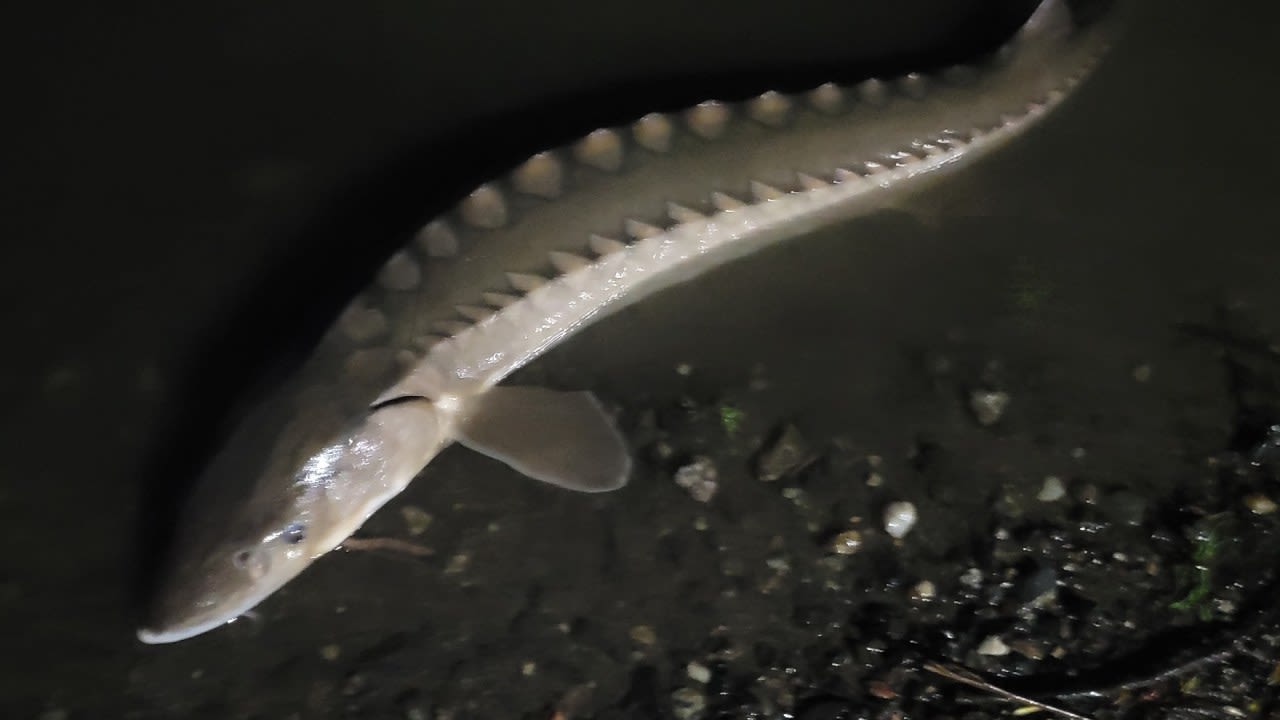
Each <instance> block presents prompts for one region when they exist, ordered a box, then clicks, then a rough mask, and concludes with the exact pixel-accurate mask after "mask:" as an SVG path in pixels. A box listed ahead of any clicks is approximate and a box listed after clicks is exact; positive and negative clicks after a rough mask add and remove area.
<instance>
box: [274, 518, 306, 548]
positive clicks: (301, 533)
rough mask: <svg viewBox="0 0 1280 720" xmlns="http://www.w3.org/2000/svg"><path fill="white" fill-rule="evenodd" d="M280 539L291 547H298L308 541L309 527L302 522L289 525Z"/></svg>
mask: <svg viewBox="0 0 1280 720" xmlns="http://www.w3.org/2000/svg"><path fill="white" fill-rule="evenodd" d="M280 537H282V538H284V541H285V542H287V543H289V544H290V545H297V544H298V543H300V542H302V541H303V540H305V539H307V526H306V525H303V524H302V523H300V522H293V523H289V524H288V525H286V526H285V528H284V531H283V532H281V533H280Z"/></svg>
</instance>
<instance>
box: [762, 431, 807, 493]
mask: <svg viewBox="0 0 1280 720" xmlns="http://www.w3.org/2000/svg"><path fill="white" fill-rule="evenodd" d="M809 458H810V450H809V443H808V442H807V441H806V440H805V439H804V436H803V435H801V434H800V430H798V429H797V428H796V426H795V425H787V426H786V427H785V428H783V430H782V433H781V434H780V435H778V439H777V440H776V441H774V443H773V444H772V445H770V446H769V447H768V448H767V449H765V450H764V451H763V452H761V453H760V457H759V458H758V459H757V461H756V477H757V478H758V479H760V480H761V481H763V482H773V481H775V480H778V479H780V478H782V477H784V476H786V475H787V474H789V473H791V472H792V471H793V470H796V469H798V468H800V467H801V466H803V465H805V464H806V463H808V461H809Z"/></svg>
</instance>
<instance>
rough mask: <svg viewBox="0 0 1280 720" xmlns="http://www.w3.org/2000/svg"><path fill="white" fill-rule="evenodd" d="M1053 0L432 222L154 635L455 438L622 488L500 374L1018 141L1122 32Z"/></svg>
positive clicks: (249, 581) (561, 403) (295, 392)
mask: <svg viewBox="0 0 1280 720" xmlns="http://www.w3.org/2000/svg"><path fill="white" fill-rule="evenodd" d="M1113 14H1114V13H1113V12H1110V11H1108V13H1104V14H1103V16H1102V19H1101V20H1092V21H1088V22H1086V21H1082V20H1081V15H1079V14H1078V13H1077V12H1076V7H1075V6H1074V5H1072V4H1071V3H1069V2H1068V1H1067V0H1043V1H1042V2H1041V3H1040V4H1039V5H1038V6H1037V8H1036V9H1035V10H1034V11H1033V12H1032V14H1031V16H1030V17H1029V19H1028V20H1027V21H1026V22H1025V24H1023V25H1022V27H1020V28H1019V29H1018V30H1017V31H1016V33H1015V35H1014V36H1013V37H1012V38H1011V39H1010V40H1009V41H1008V42H1007V43H1005V44H1004V45H1003V46H1002V47H1001V48H1000V49H999V50H998V51H996V52H995V53H993V54H992V55H991V56H990V57H986V58H983V59H981V60H980V61H978V62H975V63H974V64H972V65H967V66H960V67H953V68H949V69H946V70H943V71H940V72H937V73H911V74H907V75H905V76H902V77H899V78H895V79H889V80H886V79H875V78H873V79H869V80H865V81H863V82H861V83H857V84H852V85H838V84H834V83H826V84H823V85H820V86H818V87H816V88H813V89H812V90H810V91H808V92H803V93H798V94H785V93H781V92H772V91H771V92H765V93H763V94H761V95H759V96H757V97H753V98H749V99H747V100H743V101H735V102H725V101H718V100H710V101H706V102H702V103H700V104H698V105H695V106H693V107H691V108H688V109H687V110H684V111H682V112H654V113H650V114H647V115H644V116H643V117H640V118H639V119H637V120H635V122H633V123H631V124H629V125H625V126H616V127H607V128H603V129H599V130H596V131H594V132H591V133H588V134H587V135H585V136H583V137H581V138H580V139H579V140H577V141H575V142H573V143H570V144H568V145H567V146H564V147H558V148H554V149H551V150H548V151H545V152H541V153H538V154H535V155H533V156H532V157H530V158H528V159H527V160H525V161H524V162H523V163H521V164H519V165H518V166H516V167H515V168H514V169H512V170H511V171H510V172H509V173H507V174H505V175H503V176H501V177H498V178H496V179H493V180H491V181H490V182H487V183H485V184H483V185H481V186H479V187H477V188H475V189H474V190H473V191H472V192H470V193H469V194H467V195H466V196H464V197H462V198H461V200H460V201H459V202H458V203H457V204H456V206H455V207H453V208H451V209H450V210H448V211H447V212H445V213H444V214H442V215H440V216H438V217H436V218H435V219H433V220H431V221H430V222H428V223H426V224H425V225H424V226H422V227H421V229H420V230H418V231H417V232H416V233H415V234H414V235H413V237H412V238H411V239H410V240H409V242H408V243H407V245H406V247H404V248H402V249H401V250H399V251H397V252H396V253H395V254H393V255H392V256H391V257H390V258H389V259H388V260H387V261H386V263H385V265H383V266H382V267H381V269H379V270H378V271H377V273H376V276H375V277H374V278H372V281H371V282H370V284H369V286H368V287H367V288H366V289H364V290H363V291H362V292H361V293H360V294H359V295H358V296H357V297H355V298H354V299H353V300H352V301H351V302H350V304H349V305H347V306H346V307H345V309H343V310H342V311H341V313H340V314H339V316H338V317H337V318H336V320H335V321H334V322H333V324H332V326H331V327H330V328H329V329H328V330H327V331H326V332H325V333H324V335H323V337H322V338H321V339H320V340H319V341H318V342H317V344H316V345H315V347H314V348H313V350H312V352H311V354H310V355H309V356H308V358H307V359H306V360H305V361H304V362H303V363H302V364H301V365H300V366H299V367H298V369H297V370H296V372H294V373H292V374H291V375H289V376H288V377H287V378H285V379H284V380H282V381H281V382H280V383H278V384H277V385H276V386H274V387H272V388H270V389H269V390H268V391H266V392H264V393H263V394H262V397H261V399H260V400H257V402H256V403H255V404H254V406H253V409H252V410H250V411H249V412H248V413H247V414H246V415H245V416H244V418H243V420H242V421H241V422H239V423H238V425H237V427H236V428H235V429H234V430H233V431H232V432H231V434H230V435H229V436H228V438H227V439H226V441H225V443H223V444H222V446H221V449H220V450H219V451H218V452H217V453H216V454H215V455H214V456H213V457H212V459H211V460H210V462H209V463H208V464H207V465H206V467H205V468H204V469H203V470H202V472H201V473H200V475H199V476H198V477H197V479H196V482H195V484H194V489H193V491H192V492H191V493H190V496H189V497H188V498H187V501H186V504H185V508H184V510H183V512H182V513H181V514H180V516H179V518H178V521H177V523H176V529H175V532H174V539H173V542H172V543H171V546H170V547H169V548H168V553H167V560H166V563H165V566H164V568H165V569H164V571H163V572H162V574H161V576H160V582H159V583H158V585H157V587H156V589H155V592H154V594H153V597H152V599H151V602H150V605H149V608H147V610H146V611H145V617H144V618H143V621H142V622H141V623H140V625H141V627H139V629H138V630H137V637H138V639H139V640H140V641H141V642H143V643H149V644H159V643H172V642H177V641H181V640H186V639H188V638H192V637H195V636H197V635H201V634H203V633H206V632H208V631H210V630H213V629H215V628H218V627H220V626H222V625H225V624H227V623H229V622H232V621H234V620H235V619H237V618H239V617H241V616H243V615H245V614H247V613H249V612H250V610H252V609H253V608H254V607H255V606H257V605H258V604H259V603H261V602H262V601H263V600H264V599H266V598H267V597H269V596H270V595H272V594H273V593H274V592H276V591H277V590H279V589H280V588H281V587H282V586H284V585H285V584H287V583H288V582H290V581H291V580H293V579H294V578H295V577H297V576H298V575H299V574H300V573H302V572H303V570H305V569H306V568H307V567H309V566H310V565H311V564H312V563H313V562H314V561H315V560H316V559H317V558H319V557H321V556H323V555H324V554H326V553H328V552H329V551H331V550H333V549H335V548H336V547H339V546H340V545H341V544H342V543H343V542H344V541H345V540H346V539H347V538H348V537H350V536H351V535H352V534H353V533H354V532H356V531H357V530H358V529H359V528H360V527H361V525H362V524H363V523H364V522H365V521H366V520H367V519H368V518H369V517H370V516H371V515H372V514H373V513H374V512H375V511H377V510H378V509H379V508H381V507H382V506H383V505H384V504H386V503H387V502H388V501H390V500H391V499H392V498H394V497H396V495H398V494H399V493H400V492H401V491H403V490H404V489H405V487H406V486H407V485H408V484H409V483H410V482H411V481H412V480H413V479H414V478H415V477H418V476H419V475H420V474H422V473H423V470H424V468H426V467H427V465H428V464H429V463H430V462H431V460H432V459H433V458H434V457H436V455H438V454H439V453H440V452H441V451H442V450H444V449H445V448H446V447H448V446H450V445H452V444H454V443H458V444H460V445H462V446H465V447H467V448H469V449H471V450H473V451H476V452H479V453H482V454H484V455H487V456H489V457H491V458H494V459H497V460H499V461H501V462H503V463H505V464H506V465H508V466H509V467H511V468H513V469H515V470H516V471H518V472H520V473H522V474H523V475H526V476H528V477H530V478H532V479H535V480H539V481H543V482H546V483H549V484H551V485H554V486H558V487H562V488H566V489H569V490H574V491H579V492H607V491H611V490H616V489H618V488H620V487H622V486H624V485H625V484H626V483H627V481H628V479H629V477H630V475H631V471H632V460H631V455H630V451H629V449H628V447H627V443H626V441H625V439H624V437H623V436H622V434H621V433H620V432H619V430H618V428H617V426H616V423H615V421H614V420H613V419H612V417H611V415H610V414H609V412H607V411H606V409H605V408H604V406H603V405H602V404H601V403H600V401H599V400H598V399H597V398H596V397H595V396H594V395H593V394H592V393H590V392H586V391H561V390H555V389H549V388H542V387H521V386H510V385H504V384H501V383H502V381H503V380H504V379H505V378H506V377H507V376H509V375H510V374H511V373H513V372H514V371H516V370H517V369H519V368H521V367H523V366H525V365H527V364H528V363H529V362H530V361H532V360H533V359H535V358H537V357H539V356H540V355H542V354H544V353H546V352H547V351H548V350H550V349H551V348H553V347H555V346H556V345H558V344H559V343H562V342H564V341H565V340H566V339H568V338H570V337H572V336H573V335H574V334H575V333H577V332H578V331H580V330H581V329H583V328H584V327H587V326H589V325H591V324H593V323H596V322H598V321H600V320H601V319H603V318H605V317H608V316H609V315H610V314H612V313H615V312H617V311H618V310H620V309H622V308H624V307H628V306H630V305H633V304H635V303H637V302H640V301H642V300H643V299H644V298H646V297H649V296H652V295H653V294H655V293H658V292H660V291H662V290H664V289H666V288H669V287H672V286H674V285H677V284H680V283H685V282H688V281H690V280H692V279H694V278H696V277H698V276H699V275H701V274H702V273H704V272H706V271H708V270H710V269H712V268H714V267H718V266H721V265H723V264H725V263H728V262H730V261H732V260H734V259H736V258H740V257H743V256H745V255H748V254H750V253H753V252H755V251H757V250H759V249H761V248H763V247H766V246H768V245H771V244H774V243H777V242H780V241H783V240H786V239H788V238H792V237H796V236H799V235H802V234H804V233H805V232H808V231H811V230H814V229H817V228H820V227H823V226H825V225H829V224H831V223H834V222H838V221H840V220H842V219H846V218H853V217H857V216H859V215H866V214H869V213H872V212H875V211H877V210H880V209H883V208H886V207H891V206H893V204H894V203H895V202H897V201H898V199H899V198H901V197H905V196H910V195H911V194H912V193H917V192H918V191H919V190H921V189H922V188H924V187H927V186H928V185H929V184H930V183H933V182H937V181H938V180H939V179H940V178H944V177H952V176H954V175H955V173H956V171H957V169H958V168H963V167H965V166H966V165H968V164H970V163H971V162H972V161H973V160H974V159H976V158H978V157H982V156H984V155H987V154H988V153H990V152H991V151H993V150H995V149H997V148H999V147H1001V146H1004V145H1005V144H1006V143H1008V142H1009V141H1010V140H1011V139H1013V138H1015V137H1017V136H1019V135H1021V134H1022V133H1024V132H1025V131H1026V130H1027V129H1028V128H1030V127H1032V126H1034V125H1035V124H1036V123H1037V121H1039V120H1040V119H1042V118H1044V117H1045V116H1046V115H1048V114H1049V111H1051V110H1052V109H1054V108H1056V107H1058V106H1059V105H1061V104H1062V103H1063V102H1064V101H1065V100H1066V98H1068V97H1069V96H1070V95H1071V94H1072V91H1073V90H1074V89H1076V88H1077V87H1078V86H1079V85H1080V84H1081V82H1082V81H1083V80H1084V79H1085V78H1086V77H1087V76H1088V75H1089V74H1090V73H1091V72H1092V70H1093V69H1094V68H1095V67H1096V66H1097V64H1098V63H1099V61H1100V59H1101V58H1102V57H1103V56H1104V54H1105V51H1106V49H1107V48H1108V47H1109V45H1110V44H1111V42H1112V36H1113V33H1112V32H1111V31H1110V30H1109V28H1111V27H1112V25H1113V23H1111V22H1109V18H1110V16H1111V15H1113Z"/></svg>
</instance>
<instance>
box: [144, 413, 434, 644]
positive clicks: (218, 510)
mask: <svg viewBox="0 0 1280 720" xmlns="http://www.w3.org/2000/svg"><path fill="white" fill-rule="evenodd" d="M273 427H274V428H280V427H282V426H279V425H274V424H273V423H271V422H270V420H263V418H255V419H253V420H252V421H249V422H246V423H245V424H243V425H241V426H240V428H239V430H238V431H237V432H236V433H235V434H233V435H232V436H231V438H230V440H229V442H228V443H227V444H226V446H225V447H224V450H223V451H222V452H221V453H220V454H219V455H218V456H217V457H216V458H215V459H214V461H213V462H212V463H211V464H210V465H209V467H208V468H207V469H206V471H205V472H204V474H203V475H202V476H201V478H200V479H199V480H198V482H197V484H196V487H195V489H194V491H193V493H192V496H191V498H190V499H189V502H188V506H187V508H186V511H185V512H184V513H183V514H182V516H181V519H180V521H179V523H178V527H177V528H176V531H175V542H174V544H173V546H172V548H171V556H170V559H169V563H168V565H167V567H166V568H165V570H166V572H165V573H164V574H163V575H162V576H161V582H160V584H159V586H158V587H157V592H156V593H155V594H154V596H153V598H152V605H151V607H150V609H149V612H148V615H147V618H146V623H145V625H144V627H142V628H140V629H139V630H138V638H139V640H141V641H142V642H144V643H149V644H156V643H169V642H176V641H179V640H184V639H187V638H190V637H193V636H196V635H200V634H202V633H204V632H207V631H209V630H212V629H214V628H217V627H219V626H221V625H224V624H226V623H229V622H232V621H234V620H236V619H237V618H239V617H240V616H242V615H244V614H245V613H247V612H248V611H249V610H250V609H252V608H253V607H254V606H256V605H257V604H258V603H260V602H261V601H262V600H263V599H265V598H266V597H268V596H270V595H271V594H272V593H274V592H275V591H277V590H278V589H280V588H281V587H283V586H284V585H285V584H286V583H288V582H289V581H290V580H292V579H293V578H294V577H296V576H297V575H298V574H299V573H301V572H302V571H303V570H304V569H306V568H307V567H308V566H309V565H311V563H312V562H314V561H315V560H316V558H318V557H320V556H321V555H324V554H325V553H327V552H329V551H330V550H332V549H333V548H335V547H337V546H338V545H340V544H341V543H342V541H343V540H345V539H346V538H347V537H349V536H350V535H351V533H353V532H355V531H356V530H357V529H358V528H359V527H360V525H361V524H363V522H364V521H365V520H366V519H367V518H368V517H369V515H371V514H373V512H374V511H376V510H377V509H378V508H379V507H381V506H382V505H383V504H384V503H385V502H386V501H387V500H389V499H391V498H392V497H394V496H395V495H396V494H398V493H399V492H400V490H402V489H403V488H404V486H405V485H407V484H408V482H409V481H411V480H412V479H413V477H414V476H415V475H416V474H417V473H418V471H419V470H421V469H422V467H423V466H424V465H426V463H427V462H428V461H429V460H430V459H431V458H432V457H434V455H435V454H436V453H437V452H439V450H440V449H441V448H442V446H443V443H442V442H441V433H440V432H439V427H440V423H439V422H438V420H437V413H436V409H435V407H434V406H433V405H432V404H431V403H430V402H427V401H425V400H421V399H408V400H404V401H400V402H395V403H391V404H388V405H386V406H384V407H379V408H376V409H372V410H368V411H366V412H364V413H363V414H362V416H360V417H359V418H358V420H356V421H354V422H341V421H340V420H339V419H338V418H337V417H336V414H334V413H324V412H310V413H304V414H302V415H299V416H295V418H294V419H292V420H291V421H290V422H287V423H285V424H284V425H283V429H280V430H277V431H276V432H275V436H274V437H272V435H271V432H270V431H271V430H272V429H273ZM264 438H268V440H266V441H265V442H264ZM246 485H247V486H248V487H246Z"/></svg>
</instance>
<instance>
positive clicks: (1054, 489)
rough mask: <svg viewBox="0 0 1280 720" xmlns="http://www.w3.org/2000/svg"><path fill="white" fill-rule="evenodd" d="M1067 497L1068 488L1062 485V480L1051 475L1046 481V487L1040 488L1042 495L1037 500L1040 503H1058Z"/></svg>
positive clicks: (1037, 496)
mask: <svg viewBox="0 0 1280 720" xmlns="http://www.w3.org/2000/svg"><path fill="white" fill-rule="evenodd" d="M1066 495H1067V488H1066V486H1065V485H1063V484H1062V478H1060V477H1058V476H1057V475H1050V476H1049V477H1047V478H1045V479H1044V485H1043V486H1042V487H1041V488H1040V494H1038V495H1036V499H1037V500H1039V501H1040V502H1056V501H1058V500H1061V499H1062V498H1064V497H1066Z"/></svg>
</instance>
